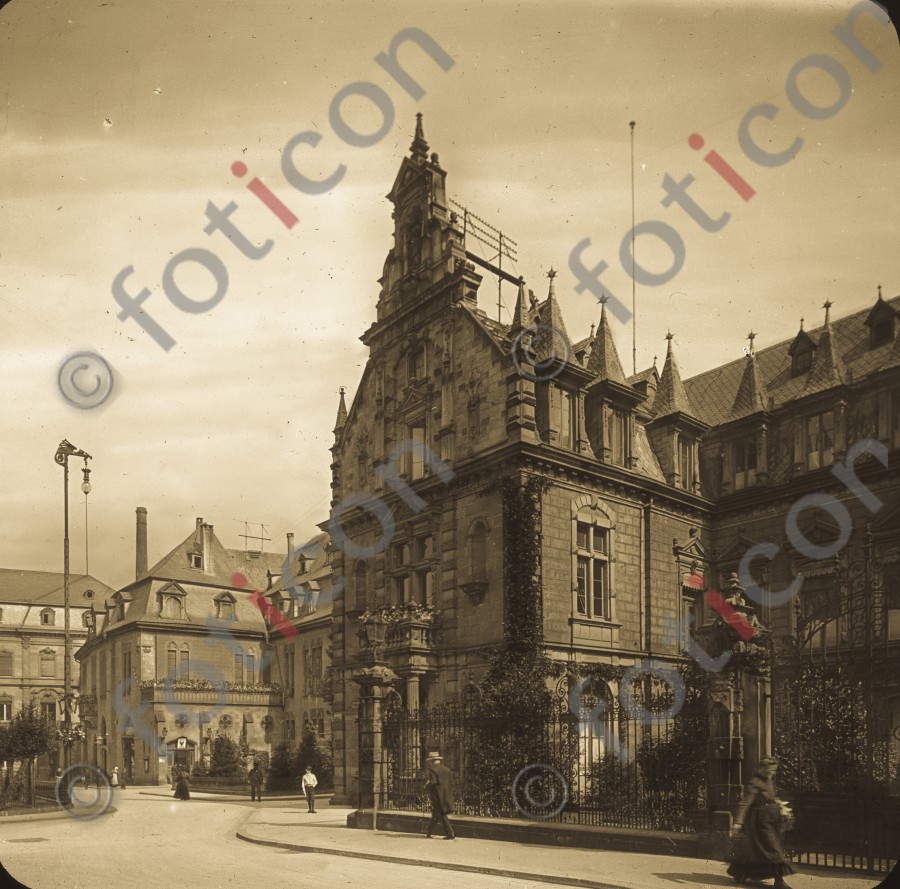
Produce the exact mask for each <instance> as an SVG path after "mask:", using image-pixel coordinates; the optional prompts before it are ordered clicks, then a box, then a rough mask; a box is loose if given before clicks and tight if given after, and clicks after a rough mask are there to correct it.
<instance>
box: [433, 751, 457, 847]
mask: <svg viewBox="0 0 900 889" xmlns="http://www.w3.org/2000/svg"><path fill="white" fill-rule="evenodd" d="M452 782H453V773H452V772H451V771H450V769H448V768H447V767H446V766H445V765H444V764H443V762H442V761H441V755H440V754H439V753H437V752H435V753H429V754H428V759H427V761H426V763H425V789H426V790H427V791H428V797H429V799H430V800H431V821H429V822H428V828H427V829H426V831H425V836H427V837H428V838H429V839H430V838H431V833H432V831H433V830H434V828H435V826H436V825H437V823H438V822H439V821H440V822H441V823H442V824H443V825H444V834H445V836H444V839H445V840H455V839H456V834H454V833H453V826H452V825H451V824H450V819H449V818H448V817H447V815H448V814H449V813H450V812H452V811H453V788H452Z"/></svg>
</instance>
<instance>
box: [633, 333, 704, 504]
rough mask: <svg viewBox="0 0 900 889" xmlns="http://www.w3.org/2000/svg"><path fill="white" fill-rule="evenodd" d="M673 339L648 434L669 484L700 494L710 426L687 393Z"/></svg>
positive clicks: (654, 403) (669, 343)
mask: <svg viewBox="0 0 900 889" xmlns="http://www.w3.org/2000/svg"><path fill="white" fill-rule="evenodd" d="M672 338H673V335H672V334H671V333H668V334H667V335H666V339H667V340H668V345H667V347H666V363H665V364H664V365H663V371H662V376H661V377H660V378H659V386H658V387H657V390H656V398H655V399H654V402H653V418H652V419H651V420H650V421H649V422H648V423H647V433H648V435H649V436H650V442H651V444H652V445H653V449H654V450H655V451H656V456H657V459H658V460H659V464H660V467H661V468H662V471H663V474H664V475H665V477H666V481H668V483H669V484H670V485H672V486H673V487H676V488H683V489H684V490H685V491H689V492H691V493H692V494H699V493H700V464H699V444H700V439H701V437H702V436H703V434H704V433H705V432H706V431H707V430H708V429H709V425H708V424H707V423H704V422H703V420H701V419H699V417H697V415H696V413H695V411H694V409H693V407H692V406H691V403H690V400H689V399H688V396H687V392H685V389H684V383H682V381H681V374H680V372H679V370H678V364H677V362H676V361H675V355H674V353H673V352H672Z"/></svg>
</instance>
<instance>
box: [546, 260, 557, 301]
mask: <svg viewBox="0 0 900 889" xmlns="http://www.w3.org/2000/svg"><path fill="white" fill-rule="evenodd" d="M547 277H548V278H549V279H550V288H549V290H548V291H547V297H548V298H550V297H552V296H556V289H555V287H554V286H553V279H554V278H555V277H556V269H555V268H553V266H550V271H549V272H547Z"/></svg>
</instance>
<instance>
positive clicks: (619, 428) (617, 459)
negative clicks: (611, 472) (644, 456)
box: [607, 407, 631, 466]
mask: <svg viewBox="0 0 900 889" xmlns="http://www.w3.org/2000/svg"><path fill="white" fill-rule="evenodd" d="M607 423H608V431H609V439H608V440H609V454H610V457H609V459H610V462H611V463H615V464H616V466H627V465H628V458H629V457H630V456H631V447H630V444H631V442H630V436H629V434H628V433H629V415H628V411H625V410H622V409H621V408H617V407H614V408H610V410H609V416H608V420H607Z"/></svg>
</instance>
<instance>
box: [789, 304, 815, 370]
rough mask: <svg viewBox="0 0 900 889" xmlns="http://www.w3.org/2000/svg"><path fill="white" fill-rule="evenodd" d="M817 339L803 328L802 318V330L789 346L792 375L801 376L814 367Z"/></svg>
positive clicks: (801, 320)
mask: <svg viewBox="0 0 900 889" xmlns="http://www.w3.org/2000/svg"><path fill="white" fill-rule="evenodd" d="M816 348H817V343H816V341H815V340H814V339H813V338H812V337H811V336H810V335H809V334H808V333H807V332H806V331H805V330H804V329H803V318H801V319H800V330H799V331H798V332H797V336H795V337H794V341H793V342H792V343H791V344H790V346H788V355H790V356H791V376H792V377H799V376H800V375H801V374H805V373H807V372H808V371H809V369H810V367H812V359H813V353H814V352H815V351H816Z"/></svg>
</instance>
